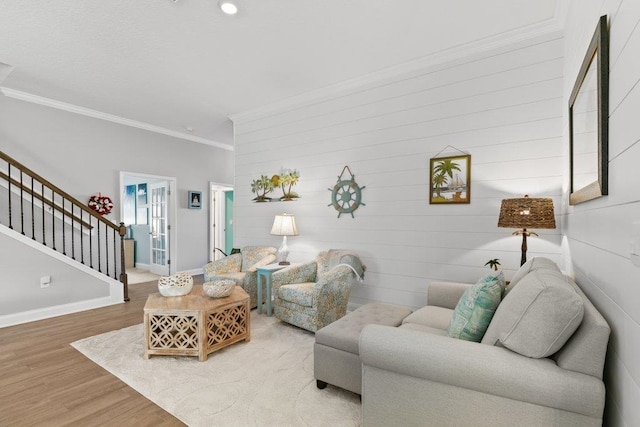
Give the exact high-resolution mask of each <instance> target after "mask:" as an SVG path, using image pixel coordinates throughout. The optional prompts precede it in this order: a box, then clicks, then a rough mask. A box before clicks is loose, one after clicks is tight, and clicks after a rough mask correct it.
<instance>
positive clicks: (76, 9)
mask: <svg viewBox="0 0 640 427" xmlns="http://www.w3.org/2000/svg"><path fill="white" fill-rule="evenodd" d="M558 1H559V0H558ZM237 3H238V4H239V7H240V12H239V13H238V14H237V15H235V16H227V15H224V14H223V13H222V12H221V11H220V10H219V9H218V6H217V0H179V1H176V2H174V1H172V0H56V1H29V0H0V63H4V64H8V65H10V66H12V67H13V70H12V71H11V72H10V73H9V74H8V77H6V78H5V79H4V81H3V76H5V75H6V74H7V72H8V71H9V70H11V69H10V68H8V67H6V66H2V64H0V85H1V87H2V88H5V91H4V93H9V92H15V91H19V92H25V93H27V94H31V95H36V96H38V97H44V98H49V99H52V100H55V101H58V102H63V103H68V104H72V105H75V106H80V107H84V108H86V109H90V110H96V111H99V112H102V113H107V114H110V115H115V116H119V117H122V118H125V119H128V120H131V121H136V122H141V123H145V124H149V125H151V126H154V127H157V128H161V129H166V130H168V131H170V132H172V133H173V134H176V133H177V134H183V135H184V136H185V138H187V139H194V140H199V141H200V142H205V143H207V142H208V143H212V144H214V145H218V144H229V145H232V144H233V129H232V124H231V122H230V120H229V116H230V115H233V114H238V113H242V112H245V111H248V110H252V109H255V108H258V107H261V106H265V105H268V104H272V103H276V102H279V101H282V100H284V99H286V98H289V97H293V96H297V95H300V94H303V93H306V92H309V91H314V90H317V89H320V88H324V87H327V86H331V85H334V84H338V83H341V82H345V81H348V80H351V79H355V78H359V77H361V76H365V75H367V74H369V73H374V72H378V71H381V70H384V69H387V68H389V67H393V66H397V65H399V64H405V63H408V62H411V61H415V60H418V59H423V58H424V57H428V56H430V55H434V54H441V53H442V52H443V51H446V50H448V49H452V48H460V47H461V46H464V45H466V44H469V43H472V42H474V41H477V40H479V39H490V38H492V39H495V38H496V37H500V36H501V35H504V36H505V37H510V36H512V35H513V34H514V33H517V32H518V31H519V30H526V29H528V28H532V27H535V26H537V25H538V26H539V25H542V24H545V23H548V22H553V21H554V14H555V13H556V0H535V1H531V0H482V1H479V0H444V1H443V0H440V1H433V0H315V1H312V0H238V1H237ZM6 89H9V90H6ZM186 127H190V128H193V131H192V132H189V131H188V130H186Z"/></svg>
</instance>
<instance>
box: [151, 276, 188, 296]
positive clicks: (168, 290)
mask: <svg viewBox="0 0 640 427" xmlns="http://www.w3.org/2000/svg"><path fill="white" fill-rule="evenodd" d="M192 288H193V277H191V275H189V274H188V273H178V274H174V275H173V276H162V277H160V279H158V290H159V291H160V294H161V295H162V296H163V297H181V296H184V295H187V294H188V293H189V292H191V289H192Z"/></svg>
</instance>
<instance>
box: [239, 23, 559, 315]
mask: <svg viewBox="0 0 640 427" xmlns="http://www.w3.org/2000/svg"><path fill="white" fill-rule="evenodd" d="M562 56H563V40H562V37H561V35H559V34H558V33H550V34H546V35H543V36H538V37H537V38H535V39H530V40H524V41H520V42H518V43H517V44H510V45H504V46H502V47H498V48H495V49H494V50H491V51H485V52H480V53H476V54H474V55H473V56H465V57H464V58H459V59H456V60H455V61H453V62H448V63H443V64H439V65H431V66H429V65H427V66H422V67H415V66H413V65H412V67H411V69H412V71H409V72H406V73H397V74H395V75H394V76H392V77H388V76H386V77H384V78H381V79H375V78H374V79H372V78H370V76H368V78H367V82H365V83H363V84H357V82H354V84H351V85H344V86H343V87H347V86H348V88H347V89H344V88H343V89H340V90H334V91H332V90H327V91H326V92H325V93H322V94H321V95H319V96H315V97H313V98H312V99H308V100H306V101H304V100H296V102H295V103H294V102H292V103H291V104H290V105H286V104H283V105H280V106H276V107H274V108H271V109H269V108H265V109H262V110H260V111H256V112H252V113H246V114H243V115H240V116H236V117H233V119H234V126H235V141H236V156H235V163H236V171H235V213H234V224H235V241H236V246H242V245H250V244H252V245H253V244H267V243H269V244H272V245H274V246H276V247H277V246H279V244H280V240H281V238H278V237H275V236H270V235H269V231H270V227H271V224H272V222H273V216H274V215H275V214H277V213H281V212H285V211H286V212H288V213H291V214H294V215H295V216H296V222H297V225H298V229H299V231H300V236H297V237H292V238H289V246H290V249H291V255H290V259H291V260H292V261H302V260H309V259H312V258H313V257H314V256H315V255H316V254H317V252H318V251H319V250H323V249H328V248H349V249H354V250H356V251H357V252H358V253H359V254H360V255H361V257H362V258H363V260H364V262H365V264H366V265H367V267H368V270H367V273H366V277H365V283H364V284H362V285H361V284H358V285H356V286H355V287H354V289H353V292H352V297H351V305H352V307H353V306H355V305H360V304H364V303H367V302H370V301H383V302H388V303H396V304H401V305H406V306H410V307H419V306H422V305H424V304H425V302H426V288H427V284H428V283H429V282H430V281H432V280H436V279H442V280H454V281H475V280H477V279H478V278H479V277H480V275H481V274H482V273H483V271H485V270H483V265H484V263H485V262H486V261H487V260H489V259H491V258H500V259H501V261H502V263H503V266H504V267H505V268H506V271H507V275H508V277H510V275H511V274H513V271H515V270H516V269H517V268H518V267H519V261H520V253H519V251H520V243H521V238H519V237H515V236H511V232H512V231H513V230H510V229H500V228H497V221H498V212H499V208H500V201H501V200H502V199H503V198H506V197H522V196H523V195H524V194H525V193H526V194H529V195H531V196H533V197H535V196H549V197H553V198H554V201H555V203H556V206H558V205H559V204H560V201H561V197H562V174H563V161H564V159H563V148H562V145H563V140H562V110H563V103H562V96H561V94H562V87H563V84H562V70H563V58H562ZM336 66H339V64H336ZM448 146H452V147H455V148H456V149H460V150H463V151H466V152H469V153H470V154H471V155H472V166H471V169H472V190H471V203H470V204H469V205H449V206H442V205H430V204H429V203H428V198H427V197H428V193H429V189H428V186H429V185H428V184H429V158H430V157H434V156H435V155H436V154H439V153H440V154H442V155H448V154H456V153H457V152H456V150H455V149H453V148H451V147H449V148H447V147H448ZM443 150H444V151H443ZM345 165H349V167H350V168H351V170H352V172H353V173H354V174H355V178H356V181H357V182H358V184H359V185H361V186H366V188H364V189H363V202H364V203H365V204H366V206H362V207H361V208H360V209H358V210H357V211H355V213H354V215H355V218H351V216H349V215H342V216H341V217H340V218H337V212H336V211H335V210H334V209H333V208H332V207H328V206H327V205H328V204H329V203H330V191H329V190H328V189H329V188H330V187H332V186H333V185H334V184H335V183H336V181H337V176H338V174H340V172H341V171H342V169H343V167H344V166H345ZM281 167H285V168H295V169H297V170H299V171H300V173H301V179H300V183H299V184H298V185H297V186H296V187H295V190H296V191H297V192H298V193H299V194H300V195H301V198H300V199H299V200H297V201H293V202H277V203H273V202H271V203H253V202H252V201H251V199H252V198H253V197H254V195H253V194H252V193H251V191H250V183H251V181H252V180H253V179H255V178H258V177H259V175H260V174H267V175H272V174H274V173H277V172H278V171H279V170H280V168H281ZM274 194H275V195H276V196H279V195H280V194H279V193H277V192H275V193H274ZM557 211H558V210H557ZM536 231H539V233H540V237H539V238H531V239H529V256H533V255H545V256H549V257H551V258H552V259H554V260H556V261H557V262H558V263H560V264H561V265H562V264H563V257H562V252H561V249H560V244H561V231H560V230H559V229H556V230H536Z"/></svg>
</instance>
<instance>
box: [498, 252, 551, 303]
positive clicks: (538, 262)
mask: <svg viewBox="0 0 640 427" xmlns="http://www.w3.org/2000/svg"><path fill="white" fill-rule="evenodd" d="M540 268H546V269H551V270H553V271H560V269H559V268H558V266H557V265H556V263H555V262H553V261H551V260H550V259H549V258H545V257H541V256H538V257H533V258H529V259H528V260H527V262H525V263H524V264H522V266H521V267H520V269H519V270H518V271H516V273H515V274H514V275H513V278H512V279H511V282H510V283H509V286H507V288H506V289H505V291H504V295H503V296H502V298H503V299H504V297H506V296H507V294H508V293H509V292H511V289H513V287H514V286H515V285H516V284H517V283H518V282H519V281H520V280H522V278H523V277H524V276H526V275H527V274H529V273H530V272H531V271H535V270H538V269H540Z"/></svg>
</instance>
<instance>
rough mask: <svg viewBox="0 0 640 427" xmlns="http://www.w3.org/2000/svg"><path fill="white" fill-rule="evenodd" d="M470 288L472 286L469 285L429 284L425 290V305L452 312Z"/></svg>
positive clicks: (453, 283) (450, 283)
mask: <svg viewBox="0 0 640 427" xmlns="http://www.w3.org/2000/svg"><path fill="white" fill-rule="evenodd" d="M471 286H473V284H471V283H457V282H438V281H436V282H431V283H429V289H427V304H429V305H437V306H438V307H443V308H450V309H452V310H453V309H455V308H456V305H458V301H459V300H460V297H461V296H462V294H463V293H464V291H466V290H467V289H468V288H470V287H471Z"/></svg>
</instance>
